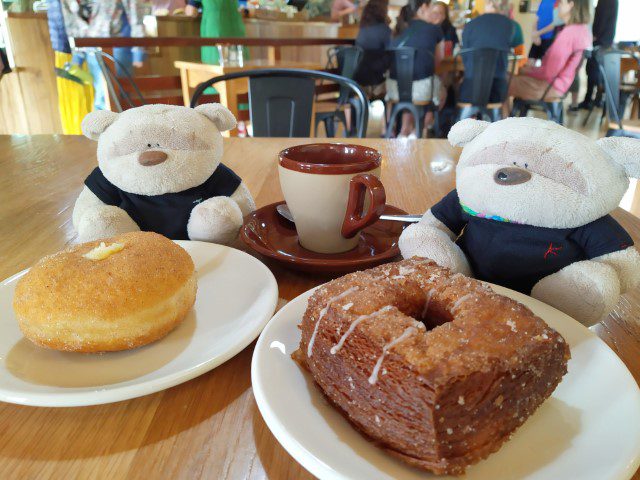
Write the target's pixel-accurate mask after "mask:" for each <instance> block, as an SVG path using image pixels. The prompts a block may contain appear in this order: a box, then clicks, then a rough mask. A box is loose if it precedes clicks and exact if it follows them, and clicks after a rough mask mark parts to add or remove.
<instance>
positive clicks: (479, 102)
mask: <svg viewBox="0 0 640 480" xmlns="http://www.w3.org/2000/svg"><path fill="white" fill-rule="evenodd" d="M509 53H510V52H508V51H506V50H497V49H494V48H465V49H462V50H460V52H458V54H457V55H456V56H455V58H454V63H457V61H458V58H462V61H463V62H464V61H465V59H470V60H471V62H472V63H473V78H472V79H471V78H465V81H470V80H472V83H471V92H470V95H471V96H470V98H465V101H464V102H458V104H457V108H458V120H463V119H465V118H469V117H472V116H475V115H480V116H481V117H483V118H484V117H485V116H487V117H489V119H490V120H491V121H492V122H496V121H498V120H500V119H502V104H503V103H504V101H505V99H506V96H507V91H508V85H507V88H506V89H505V91H504V94H503V96H502V98H501V99H500V100H498V101H495V102H491V91H492V87H493V83H494V78H496V73H497V72H496V69H497V66H498V58H499V57H500V55H504V56H505V58H508V55H509ZM511 64H512V68H511V75H513V71H514V69H515V65H516V62H515V60H514V61H512V62H511ZM456 70H457V69H456ZM504 76H505V78H506V77H507V71H506V65H505V71H504Z"/></svg>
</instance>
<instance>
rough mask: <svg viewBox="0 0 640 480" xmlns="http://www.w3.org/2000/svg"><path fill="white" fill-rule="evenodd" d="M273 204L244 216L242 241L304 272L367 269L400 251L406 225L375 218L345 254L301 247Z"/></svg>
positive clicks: (401, 212) (392, 210)
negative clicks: (354, 246) (320, 251)
mask: <svg viewBox="0 0 640 480" xmlns="http://www.w3.org/2000/svg"><path fill="white" fill-rule="evenodd" d="M281 203H284V202H277V203H272V204H271V205H267V206H265V207H262V208H260V209H258V210H256V211H255V212H253V213H251V214H249V215H247V217H246V218H245V219H244V225H243V226H242V228H241V229H240V238H241V239H242V241H243V242H244V243H245V244H247V245H248V246H249V247H251V248H252V249H253V250H255V251H256V252H258V253H261V254H262V255H264V256H266V257H270V258H273V259H275V260H278V261H280V262H282V263H284V264H285V265H287V266H289V267H290V268H293V269H296V270H303V271H306V272H318V273H344V272H353V271H355V270H362V269H365V268H370V267H373V266H375V265H379V264H381V263H384V262H387V261H389V260H391V259H392V258H393V257H395V256H397V255H399V254H400V249H399V248H398V238H399V237H400V234H401V233H402V230H404V228H405V226H406V224H404V223H402V222H391V221H383V220H378V221H377V222H376V223H374V224H373V225H371V226H370V227H367V228H365V229H364V230H363V231H361V232H360V233H359V235H360V242H359V243H358V246H357V247H356V248H354V249H353V250H349V251H348V252H344V253H336V254H323V253H315V252H312V251H310V250H307V249H306V248H303V247H302V246H301V245H300V244H299V243H298V234H297V233H296V228H295V225H294V224H293V223H291V222H290V221H288V220H286V219H285V218H283V217H282V216H280V215H279V214H278V212H276V206H278V205H279V204H281ZM384 213H385V214H389V215H406V213H407V212H405V211H404V210H400V209H399V208H396V207H393V206H391V205H386V206H385V209H384Z"/></svg>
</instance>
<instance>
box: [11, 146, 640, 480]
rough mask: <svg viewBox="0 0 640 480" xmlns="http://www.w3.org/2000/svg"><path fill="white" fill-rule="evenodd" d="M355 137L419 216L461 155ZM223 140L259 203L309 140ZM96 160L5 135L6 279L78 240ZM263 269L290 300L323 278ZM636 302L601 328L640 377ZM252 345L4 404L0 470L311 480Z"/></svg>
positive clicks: (81, 151) (30, 474)
mask: <svg viewBox="0 0 640 480" xmlns="http://www.w3.org/2000/svg"><path fill="white" fill-rule="evenodd" d="M317 141H322V140H317ZM349 141H350V142H354V143H363V144H366V145H369V146H372V147H374V148H377V149H378V150H380V151H381V152H382V153H383V158H384V161H383V165H382V180H383V181H384V183H385V185H386V187H387V193H388V197H387V198H388V201H389V203H391V204H393V205H397V206H398V207H401V208H403V209H405V210H407V211H409V212H423V211H425V210H426V209H427V208H428V207H429V206H431V205H432V204H434V203H435V202H436V201H437V200H439V199H440V198H441V197H442V196H443V195H444V194H445V193H447V192H448V191H449V190H450V189H451V188H453V185H454V169H453V167H454V162H455V160H456V159H457V157H458V152H457V151H456V150H454V149H453V148H452V147H450V146H449V144H448V143H447V142H446V141H442V140H417V141H406V140H373V139H365V140H349ZM224 142H225V143H224V147H225V151H224V159H223V161H224V162H225V163H226V164H227V165H229V166H230V167H231V168H233V169H234V170H235V171H236V172H237V173H238V174H239V175H241V176H242V177H243V178H244V180H245V182H246V183H247V185H248V186H249V188H250V190H251V192H252V193H253V195H254V196H255V199H256V202H257V204H258V206H261V205H265V204H268V203H271V202H274V201H277V200H280V199H281V198H282V193H281V191H280V186H279V182H278V177H277V169H276V162H275V158H276V157H275V155H276V153H277V152H278V151H280V150H281V149H283V148H285V147H287V146H291V145H294V144H300V143H306V142H307V140H300V139H297V140H295V139H294V140H292V139H240V138H231V139H225V141H224ZM94 166H95V143H94V142H91V141H89V140H87V139H86V138H83V137H71V136H69V137H64V136H48V135H47V136H34V137H28V136H14V137H9V136H0V171H1V172H2V175H0V225H1V226H2V227H1V229H0V246H1V247H2V248H1V249H0V278H6V277H8V276H9V275H12V274H14V273H16V272H17V271H19V270H21V269H23V268H26V267H28V266H30V265H31V264H33V263H34V262H35V261H36V260H37V259H39V258H40V257H42V256H44V255H46V254H50V253H53V252H55V251H57V250H60V249H62V248H63V247H65V246H66V245H69V244H70V243H72V242H73V240H74V238H75V232H74V230H73V227H72V225H71V212H72V209H73V203H74V201H75V198H76V196H77V194H78V193H79V192H80V189H81V187H82V182H83V180H84V178H85V176H86V175H87V174H88V173H89V172H90V171H91V169H92V168H94ZM614 216H615V217H616V218H617V219H618V220H619V221H620V222H621V223H622V224H623V225H624V226H625V227H626V228H627V229H628V230H629V232H630V233H631V235H632V236H633V238H634V240H635V241H636V242H638V241H639V240H640V220H638V219H637V218H636V217H634V216H632V215H631V214H629V213H627V212H624V211H622V210H616V212H615V213H614ZM267 264H268V265H269V267H270V268H271V269H272V271H273V273H274V274H275V276H276V278H277V280H278V285H279V288H280V297H282V298H284V299H286V300H290V299H292V298H294V297H295V296H297V295H298V294H300V293H302V292H304V291H306V290H307V289H309V288H311V287H313V286H315V285H318V284H319V283H321V282H324V281H326V278H325V277H320V276H314V275H310V274H302V273H296V272H292V271H288V270H285V269H283V268H281V267H280V266H279V265H276V264H274V263H270V262H267ZM639 302H640V291H634V292H632V293H630V294H628V295H626V296H625V298H624V299H623V300H622V301H621V303H620V305H618V307H617V308H616V311H615V312H614V313H613V314H612V315H610V316H609V317H608V318H607V319H606V321H605V322H603V323H601V324H600V325H599V326H598V327H597V329H596V331H597V333H598V335H599V336H600V337H601V338H602V339H603V340H604V341H606V342H607V343H608V344H609V346H611V348H613V349H614V350H615V351H616V353H617V354H618V355H619V356H620V357H621V358H622V359H623V360H624V362H625V363H626V364H627V366H628V367H629V369H630V370H631V372H632V373H633V375H634V376H635V378H636V380H640V323H639V320H638V316H639V315H640V303H639ZM252 352H253V344H252V345H251V346H249V347H247V348H246V349H245V350H243V351H242V352H241V353H239V354H238V355H237V356H236V357H234V358H233V359H231V360H229V361H228V362H226V363H225V364H223V365H221V366H220V367H218V368H216V369H215V370H213V371H211V372H209V373H206V374H204V375H202V376H200V377H198V378H196V379H194V380H191V381H189V382H187V383H184V384H182V385H179V386H176V387H173V388H171V389H169V390H166V391H164V392H159V393H156V394H153V395H148V396H146V397H142V398H137V399H133V400H128V401H124V402H119V403H115V404H110V405H100V406H95V407H84V408H59V409H55V408H33V407H23V406H17V405H11V404H6V403H0V433H1V434H0V472H1V474H0V477H1V478H25V479H26V478H69V479H71V478H92V479H93V478H98V479H99V478H105V479H106V478H108V479H120V478H145V479H157V478H185V479H193V478H215V479H236V478H237V479H262V478H270V479H273V480H280V479H310V478H312V477H311V475H310V474H308V473H307V472H306V471H305V470H304V469H303V468H302V467H301V466H299V465H298V464H297V463H296V462H295V461H294V460H293V459H292V458H291V457H290V456H289V455H288V454H287V453H286V452H285V450H284V449H283V448H282V447H280V445H279V444H278V442H277V441H276V440H275V438H274V437H273V436H272V435H271V433H270V432H269V430H268V429H267V427H266V425H265V423H264V422H263V420H262V417H261V416H260V413H259V412H258V409H257V407H256V404H255V401H254V398H253V394H252V390H251V378H250V364H251V355H252ZM635 478H640V477H638V476H636V477H635Z"/></svg>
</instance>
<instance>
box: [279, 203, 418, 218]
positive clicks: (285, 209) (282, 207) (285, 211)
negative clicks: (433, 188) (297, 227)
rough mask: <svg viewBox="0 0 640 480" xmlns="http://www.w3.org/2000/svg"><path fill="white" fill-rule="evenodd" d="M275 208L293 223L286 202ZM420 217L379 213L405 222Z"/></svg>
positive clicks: (381, 216)
mask: <svg viewBox="0 0 640 480" xmlns="http://www.w3.org/2000/svg"><path fill="white" fill-rule="evenodd" d="M276 210H277V211H278V213H279V214H280V215H282V216H283V217H284V218H286V219H287V220H289V221H290V222H291V223H295V222H294V221H293V215H291V210H289V207H288V206H287V204H286V203H281V204H280V205H278V206H277V207H276ZM421 218H422V215H380V220H391V221H394V222H405V223H416V222H419V221H420V219H421Z"/></svg>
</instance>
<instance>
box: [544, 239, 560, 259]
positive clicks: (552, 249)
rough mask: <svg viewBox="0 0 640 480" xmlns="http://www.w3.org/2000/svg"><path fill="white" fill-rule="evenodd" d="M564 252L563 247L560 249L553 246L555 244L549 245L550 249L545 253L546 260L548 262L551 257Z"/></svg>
mask: <svg viewBox="0 0 640 480" xmlns="http://www.w3.org/2000/svg"><path fill="white" fill-rule="evenodd" d="M559 250H562V245H560V246H558V247H554V246H553V242H551V243H549V248H547V251H546V252H544V259H545V260H546V259H547V257H548V256H549V255H553V256H554V257H557V256H558V251H559Z"/></svg>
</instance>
